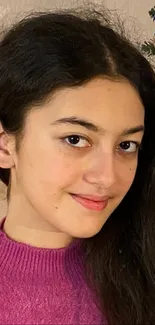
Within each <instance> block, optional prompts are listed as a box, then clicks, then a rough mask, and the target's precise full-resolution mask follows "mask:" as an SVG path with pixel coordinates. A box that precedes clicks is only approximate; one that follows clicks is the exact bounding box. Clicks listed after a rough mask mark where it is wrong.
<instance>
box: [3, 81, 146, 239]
mask: <svg viewBox="0 0 155 325" xmlns="http://www.w3.org/2000/svg"><path fill="white" fill-rule="evenodd" d="M143 128H144V107H143V105H142V102H141V100H140V97H139V95H138V93H137V92H136V90H135V89H134V88H133V87H132V86H131V85H130V84H129V83H128V82H127V81H125V80H122V81H121V80H120V81H118V82H116V81H112V80H108V79H101V78H98V79H95V80H93V81H91V82H89V83H87V84H86V85H83V86H81V87H78V88H70V89H64V90H59V91H58V92H57V94H55V96H54V97H53V99H52V100H49V101H47V102H46V103H45V104H44V105H43V106H42V107H40V108H37V109H34V110H32V111H31V112H30V113H29V115H28V117H27V120H26V125H25V132H24V138H23V140H22V142H21V145H20V149H19V151H18V152H15V150H14V153H13V160H14V167H12V189H11V199H10V208H9V212H8V215H9V214H10V215H11V213H12V214H14V217H15V218H16V219H17V218H18V219H19V220H20V222H21V224H22V223H23V225H26V226H27V227H29V228H31V226H32V228H35V229H42V230H45V229H46V231H47V232H53V233H59V234H60V233H61V234H62V236H63V235H64V236H67V238H74V237H77V238H87V237H91V236H94V235H95V234H97V233H98V232H99V231H100V230H101V228H102V227H103V225H104V223H105V222H106V220H107V219H108V218H109V217H110V215H111V213H112V212H113V211H114V210H115V209H116V207H117V206H118V205H119V203H120V202H121V201H122V199H123V198H124V196H125V195H126V193H127V192H128V190H129V188H130V186H131V184H132V182H133V180H134V177H135V173H136V168H137V160H138V147H139V145H140V143H141V141H142V136H143ZM81 196H83V197H85V199H84V198H81ZM91 196H92V197H91ZM86 197H87V200H86ZM88 198H89V200H88ZM90 199H91V200H90ZM95 201H100V202H95ZM65 238H66V237H65Z"/></svg>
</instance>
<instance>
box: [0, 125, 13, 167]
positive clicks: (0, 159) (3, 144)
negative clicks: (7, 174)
mask: <svg viewBox="0 0 155 325" xmlns="http://www.w3.org/2000/svg"><path fill="white" fill-rule="evenodd" d="M12 144H13V143H12V140H11V137H10V136H9V135H8V134H7V133H6V132H5V131H4V129H3V126H2V124H1V122H0V167H1V168H11V167H13V166H14V160H13V150H12V148H13V145H12Z"/></svg>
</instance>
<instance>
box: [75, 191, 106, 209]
mask: <svg viewBox="0 0 155 325" xmlns="http://www.w3.org/2000/svg"><path fill="white" fill-rule="evenodd" d="M71 196H72V198H73V199H74V200H75V201H76V202H78V203H80V204H81V205H82V206H83V207H85V208H87V209H89V210H96V211H102V210H104V209H105V208H106V206H107V204H108V200H109V197H104V200H103V199H102V200H101V198H99V197H98V198H97V197H96V196H95V197H94V196H90V195H89V196H87V197H86V196H81V195H77V194H71ZM88 197H89V198H88ZM92 198H93V199H92ZM94 198H95V200H94Z"/></svg>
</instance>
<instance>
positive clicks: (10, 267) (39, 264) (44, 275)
mask: <svg viewBox="0 0 155 325" xmlns="http://www.w3.org/2000/svg"><path fill="white" fill-rule="evenodd" d="M5 219H6V218H4V219H3V220H2V221H1V223H0V250H1V254H0V270H1V272H0V273H1V274H3V275H4V276H7V278H8V277H9V278H10V279H12V278H13V280H14V279H18V280H21V281H22V282H23V281H28V282H32V283H33V284H34V283H37V284H38V283H41V284H43V283H47V284H48V283H49V281H50V280H52V281H53V280H55V281H56V280H58V279H59V280H60V279H67V278H68V279H72V281H73V283H74V284H76V282H77V281H81V277H82V275H83V252H82V249H81V242H82V240H80V239H78V240H75V241H74V242H73V243H71V244H70V245H69V246H67V247H65V248H58V249H51V248H38V247H34V246H31V245H28V244H24V243H20V242H17V241H15V240H13V239H11V238H9V237H8V236H7V234H6V233H5V232H4V231H3V226H4V223H5Z"/></svg>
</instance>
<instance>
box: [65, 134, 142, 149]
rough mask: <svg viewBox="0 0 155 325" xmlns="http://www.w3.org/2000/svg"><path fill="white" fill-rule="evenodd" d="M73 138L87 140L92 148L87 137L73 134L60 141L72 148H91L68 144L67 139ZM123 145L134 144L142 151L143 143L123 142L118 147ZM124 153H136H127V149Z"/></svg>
mask: <svg viewBox="0 0 155 325" xmlns="http://www.w3.org/2000/svg"><path fill="white" fill-rule="evenodd" d="M73 137H77V138H79V140H85V141H86V142H88V143H89V144H90V146H91V141H90V139H88V138H86V137H85V136H82V135H79V134H71V135H67V136H65V137H61V138H60V140H61V141H63V143H65V144H67V145H68V146H71V147H72V148H77V149H82V148H86V147H89V146H76V144H71V143H68V142H67V141H66V140H67V139H71V138H73ZM122 143H132V144H135V145H136V149H137V150H138V151H142V143H140V142H138V141H132V140H126V141H122V142H121V143H120V144H119V145H118V147H120V145H121V144H122ZM137 150H136V151H135V152H137ZM122 152H123V149H122ZM124 153H128V154H130V153H134V151H133V152H130V151H125V149H124Z"/></svg>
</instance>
